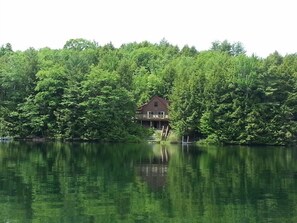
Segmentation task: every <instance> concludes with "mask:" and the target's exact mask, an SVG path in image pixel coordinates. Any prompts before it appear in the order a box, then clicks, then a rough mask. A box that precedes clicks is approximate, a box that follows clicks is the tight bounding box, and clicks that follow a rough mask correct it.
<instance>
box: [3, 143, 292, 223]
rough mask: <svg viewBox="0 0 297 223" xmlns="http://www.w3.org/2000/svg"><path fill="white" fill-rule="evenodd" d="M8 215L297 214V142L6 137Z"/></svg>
mask: <svg viewBox="0 0 297 223" xmlns="http://www.w3.org/2000/svg"><path fill="white" fill-rule="evenodd" d="M0 222H5V223H6V222H7V223H8V222H9V223H12V222H42V223H43V222H54V223H57V222H63V223H68V222H71V223H74V222H80V223H81V222H90V223H91V222H210V223H215V222H227V223H229V222H234V223H235V222H236V223H240V222H242V223H248V222H277V223H284V222H297V149H296V148H283V147H282V148H275V147H266V148H265V147H254V148H248V147H208V148H197V147H188V148H187V147H183V148H182V147H181V146H178V145H175V146H161V145H137V144H136V145H135V144H134V145H133V144H132V145H127V144H118V145H102V144H71V143H69V144H62V143H17V142H11V143H3V142H2V143H0Z"/></svg>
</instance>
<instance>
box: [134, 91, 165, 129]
mask: <svg viewBox="0 0 297 223" xmlns="http://www.w3.org/2000/svg"><path fill="white" fill-rule="evenodd" d="M168 106H169V102H168V101H167V100H166V99H164V98H161V97H158V96H154V97H153V98H152V99H151V100H150V101H149V102H147V103H146V104H144V105H142V106H140V107H139V108H138V109H137V112H136V119H137V120H138V121H139V123H141V125H143V126H145V127H152V128H156V129H161V128H162V126H164V127H167V126H168V125H169V119H168Z"/></svg>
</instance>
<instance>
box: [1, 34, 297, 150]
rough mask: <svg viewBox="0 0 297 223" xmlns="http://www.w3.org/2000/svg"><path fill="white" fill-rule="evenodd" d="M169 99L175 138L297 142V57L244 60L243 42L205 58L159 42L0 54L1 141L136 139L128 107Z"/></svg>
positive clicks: (219, 45)
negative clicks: (11, 138) (4, 138)
mask: <svg viewBox="0 0 297 223" xmlns="http://www.w3.org/2000/svg"><path fill="white" fill-rule="evenodd" d="M154 95H158V96H161V97H164V98H166V99H169V101H170V118H171V126H172V128H173V129H174V130H175V131H176V132H177V133H178V134H179V135H189V134H190V135H195V136H199V137H200V138H202V139H205V140H206V141H210V142H217V143H234V144H271V145H272V144H273V145H286V144H291V143H294V142H295V141H296V136H297V134H296V133H297V125H296V124H297V54H291V55H286V56H282V55H279V54H278V53H277V52H274V53H272V54H271V55H269V56H268V57H267V58H258V57H256V56H247V55H246V54H245V51H244V48H243V47H242V45H241V44H240V43H229V42H227V41H223V42H214V43H213V44H212V47H211V48H210V49H209V50H208V51H202V52H198V51H197V50H196V49H195V48H194V47H189V46H184V47H183V48H182V49H179V48H178V47H177V46H174V45H171V44H170V43H168V42H167V41H166V40H161V41H160V43H158V44H152V43H149V42H142V43H129V44H124V45H122V46H121V47H119V48H115V47H114V46H113V45H112V44H107V45H104V46H100V45H99V44H97V43H96V42H91V41H88V40H84V39H71V40H69V41H67V42H66V43H65V45H64V48H63V49H58V50H56V49H55V50H54V49H50V48H43V49H39V50H36V49H33V48H30V49H28V50H26V51H13V47H12V46H11V45H10V44H5V45H2V47H1V48H0V136H1V135H2V136H7V135H8V136H15V137H21V138H25V137H46V138H56V139H86V140H99V141H127V140H128V141H136V140H137V139H141V138H143V137H145V131H144V130H143V129H142V128H141V127H140V126H139V125H138V124H137V123H135V121H134V114H135V109H136V108H137V106H139V105H141V104H143V103H145V102H146V101H147V100H149V99H150V98H151V97H152V96H154Z"/></svg>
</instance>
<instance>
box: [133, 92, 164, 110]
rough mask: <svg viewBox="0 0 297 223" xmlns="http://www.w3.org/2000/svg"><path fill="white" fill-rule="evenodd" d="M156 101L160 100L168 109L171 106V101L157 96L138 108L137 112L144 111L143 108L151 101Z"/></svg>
mask: <svg viewBox="0 0 297 223" xmlns="http://www.w3.org/2000/svg"><path fill="white" fill-rule="evenodd" d="M155 99H158V100H159V101H160V102H161V103H162V104H163V105H164V106H166V107H168V105H169V101H167V100H166V99H164V98H161V97H159V96H156V95H155V96H154V97H152V98H151V99H150V100H149V101H148V102H147V103H145V104H143V105H141V106H140V107H138V109H137V110H142V108H143V107H144V106H146V105H147V104H149V103H150V102H151V101H153V100H155Z"/></svg>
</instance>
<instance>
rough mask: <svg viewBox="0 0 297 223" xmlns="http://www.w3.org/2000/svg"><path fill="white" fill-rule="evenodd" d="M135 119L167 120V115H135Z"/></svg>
mask: <svg viewBox="0 0 297 223" xmlns="http://www.w3.org/2000/svg"><path fill="white" fill-rule="evenodd" d="M136 119H168V115H159V114H149V115H147V114H136Z"/></svg>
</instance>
